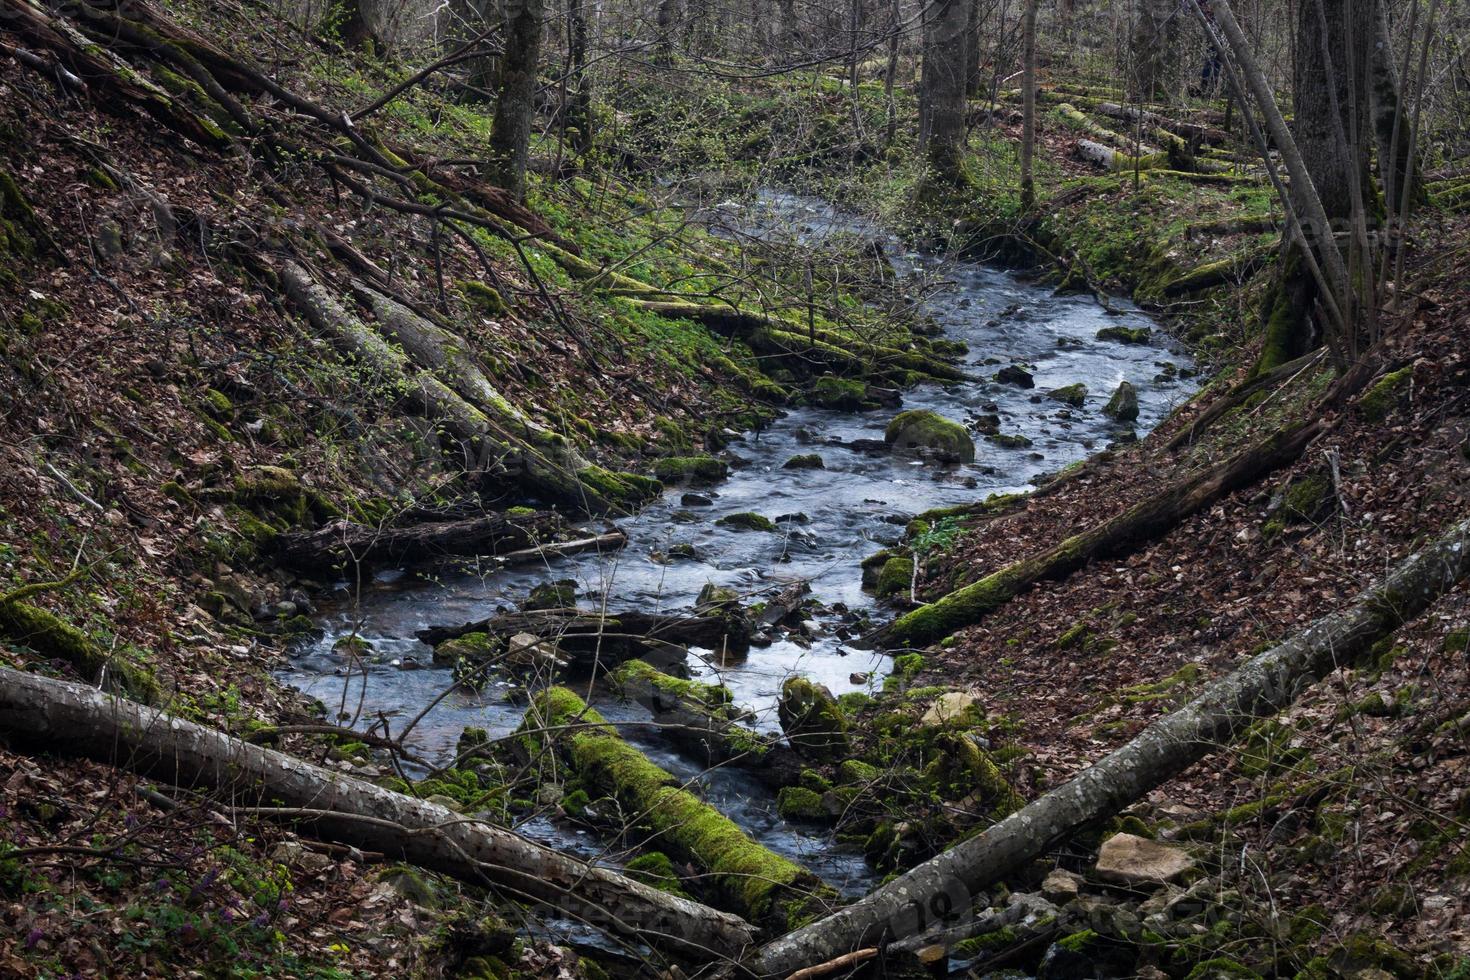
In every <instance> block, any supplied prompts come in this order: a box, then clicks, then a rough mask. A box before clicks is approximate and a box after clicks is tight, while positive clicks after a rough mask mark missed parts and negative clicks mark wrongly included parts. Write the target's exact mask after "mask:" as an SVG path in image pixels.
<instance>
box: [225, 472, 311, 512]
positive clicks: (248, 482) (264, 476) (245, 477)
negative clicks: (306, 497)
mask: <svg viewBox="0 0 1470 980" xmlns="http://www.w3.org/2000/svg"><path fill="white" fill-rule="evenodd" d="M302 492H303V490H302V486H301V480H300V479H298V478H297V476H296V474H295V473H293V472H291V471H290V470H288V469H286V468H285V467H282V466H252V467H250V468H248V469H246V470H244V471H242V472H241V473H240V474H239V475H238V476H236V477H235V496H236V498H237V499H239V500H240V501H242V502H247V503H253V502H256V501H262V502H277V501H281V500H294V499H296V498H299V497H300V496H301V495H302Z"/></svg>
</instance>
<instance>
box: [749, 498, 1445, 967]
mask: <svg viewBox="0 0 1470 980" xmlns="http://www.w3.org/2000/svg"><path fill="white" fill-rule="evenodd" d="M1467 574H1470V522H1462V523H1459V524H1456V525H1454V526H1452V527H1450V528H1449V529H1448V530H1447V532H1446V533H1445V534H1444V535H1443V536H1442V537H1440V538H1439V539H1438V540H1436V541H1434V542H1432V543H1430V544H1428V545H1426V546H1425V547H1423V548H1422V549H1421V550H1419V551H1417V552H1415V553H1413V554H1411V555H1409V556H1408V557H1407V558H1405V559H1404V560H1403V561H1402V562H1400V563H1399V564H1398V565H1397V566H1396V567H1395V568H1394V569H1393V571H1392V572H1391V573H1390V574H1389V575H1388V576H1386V577H1385V578H1384V579H1383V580H1382V581H1381V582H1380V583H1379V584H1377V585H1376V586H1374V587H1373V588H1370V589H1368V590H1366V591H1364V592H1363V593H1361V594H1360V595H1359V596H1358V597H1357V598H1356V599H1355V600H1354V601H1353V603H1352V604H1351V605H1349V606H1346V607H1345V608H1343V609H1342V610H1340V611H1339V612H1336V613H1333V614H1331V615H1328V616H1324V617H1323V618H1321V619H1318V620H1317V621H1316V622H1314V623H1313V624H1312V625H1311V626H1309V627H1308V628H1307V629H1305V630H1303V631H1301V632H1299V633H1297V634H1296V635H1294V636H1292V637H1291V638H1290V639H1288V640H1287V641H1286V642H1284V643H1282V644H1280V645H1278V646H1275V647H1272V648H1271V649H1270V650H1267V651H1266V652H1264V653H1261V654H1259V655H1258V656H1256V657H1253V658H1251V659H1250V660H1248V661H1247V662H1246V663H1245V664H1243V665H1242V666H1241V667H1239V668H1238V669H1237V670H1235V671H1234V672H1233V673H1231V674H1229V675H1227V676H1225V677H1222V678H1220V679H1219V680H1216V681H1213V682H1211V683H1210V684H1208V685H1207V686H1206V687H1205V688H1204V690H1202V691H1201V692H1200V693H1199V695H1198V697H1196V698H1195V699H1194V700H1193V701H1191V702H1190V703H1189V704H1188V705H1186V706H1185V707H1183V708H1181V709H1179V710H1178V711H1175V712H1173V713H1171V714H1168V715H1165V716H1164V717H1163V718H1160V719H1159V720H1157V721H1155V722H1154V723H1153V724H1151V725H1149V726H1148V727H1147V728H1146V729H1144V730H1143V732H1141V733H1140V734H1139V735H1138V736H1137V737H1135V738H1134V739H1132V740H1131V741H1130V742H1128V744H1127V745H1124V746H1123V747H1122V748H1120V749H1118V750H1117V751H1115V752H1113V753H1111V754H1110V755H1108V756H1107V757H1106V758H1104V759H1102V760H1101V761H1100V762H1098V763H1097V764H1095V765H1093V766H1092V767H1091V768H1089V769H1087V770H1085V771H1084V772H1083V773H1081V774H1080V775H1078V776H1077V777H1076V778H1074V779H1072V780H1071V781H1069V782H1067V783H1065V784H1063V785H1062V786H1059V787H1057V788H1056V789H1054V790H1052V791H1050V792H1049V793H1047V794H1045V795H1044V796H1042V797H1040V798H1038V799H1036V800H1033V801H1032V802H1030V803H1028V804H1027V805H1026V806H1024V807H1022V808H1021V809H1019V810H1017V811H1016V812H1015V813H1013V814H1011V815H1010V816H1009V817H1007V818H1005V819H1004V820H1001V821H1000V822H999V823H997V824H995V825H994V826H992V827H990V828H988V829H986V830H985V831H983V832H982V833H980V834H978V835H977V836H975V837H971V838H970V839H968V840H965V841H963V842H961V843H959V844H956V845H955V846H953V847H951V848H949V849H948V850H946V851H944V852H943V853H942V854H940V855H939V856H937V857H935V858H932V859H931V860H929V861H926V862H925V863H923V864H921V865H919V866H918V867H915V868H913V869H912V870H910V871H908V872H906V873H905V874H902V875H900V876H899V877H897V878H895V879H894V880H892V881H890V882H888V883H887V884H885V885H884V886H883V887H881V888H879V889H878V890H877V891H875V892H873V893H871V894H869V895H868V896H867V897H865V898H863V899H860V900H859V901H857V902H855V903H853V904H852V905H849V906H847V907H845V908H843V909H840V910H838V911H837V912H835V913H833V914H832V915H830V916H828V917H827V918H826V919H822V920H819V921H816V922H813V923H810V924H809V925H806V926H803V927H802V928H800V929H797V930H795V931H793V932H790V933H787V934H786V935H784V936H781V937H780V938H778V939H775V940H772V941H771V942H769V943H768V944H767V945H765V946H764V947H762V948H761V949H760V950H759V951H758V952H757V953H756V954H755V955H754V956H752V957H750V958H749V959H747V960H746V961H745V962H744V963H743V964H742V966H743V968H744V969H745V970H746V971H748V973H749V974H750V975H752V976H755V977H786V976H790V975H791V974H792V973H793V972H794V971H797V970H800V969H802V968H803V967H807V966H810V965H812V964H817V963H825V962H828V961H830V960H831V959H833V958H834V957H836V956H839V955H841V954H842V953H844V952H845V951H847V950H852V949H861V948H864V947H869V946H872V945H875V944H879V943H901V942H902V941H903V940H904V939H905V938H907V937H908V936H912V935H917V934H921V933H924V932H926V931H928V930H930V929H933V928H935V927H936V926H939V927H942V926H943V925H944V924H945V921H944V920H945V919H946V918H948V917H949V915H950V914H951V912H952V910H953V909H956V908H967V907H968V905H969V903H970V901H971V900H972V898H973V896H975V895H977V894H979V893H980V892H981V891H982V890H984V889H985V888H987V887H989V886H990V885H991V884H992V883H994V882H995V881H997V880H1000V879H1001V878H1003V877H1004V876H1006V875H1008V874H1010V873H1011V872H1013V871H1015V870H1017V869H1019V868H1021V867H1024V866H1026V865H1027V864H1028V863H1029V862H1031V861H1033V860H1035V858H1037V857H1038V856H1039V855H1042V854H1045V853H1047V852H1048V851H1049V850H1050V849H1051V848H1054V847H1056V846H1057V845H1058V844H1059V843H1061V842H1063V841H1066V840H1067V839H1069V838H1071V837H1073V836H1074V835H1075V834H1077V833H1078V832H1079V831H1081V830H1083V829H1084V828H1086V827H1089V826H1095V825H1096V824H1097V823H1098V822H1100V821H1101V820H1103V819H1105V818H1107V817H1109V816H1112V815H1114V814H1116V813H1118V812H1119V811H1120V810H1122V809H1123V808H1124V807H1126V806H1128V805H1129V804H1130V803H1132V802H1133V801H1135V800H1138V799H1140V798H1142V797H1143V796H1144V795H1145V794H1147V793H1148V792H1149V791H1150V790H1152V789H1154V788H1155V787H1157V786H1160V785H1162V784H1164V783H1166V782H1167V781H1168V780H1170V779H1172V778H1173V777H1174V776H1176V775H1178V774H1179V773H1181V772H1183V771H1184V770H1186V769H1187V768H1189V767H1190V766H1192V765H1194V764H1195V763H1197V762H1198V761H1199V760H1201V759H1203V758H1206V757H1207V756H1209V755H1211V754H1213V753H1214V752H1217V751H1219V750H1221V749H1224V748H1228V747H1229V746H1230V745H1231V743H1232V742H1233V741H1235V740H1236V739H1237V738H1238V737H1240V736H1241V735H1242V734H1243V733H1244V732H1245V731H1246V730H1248V728H1249V726H1250V724H1251V723H1252V722H1253V721H1255V720H1256V719H1258V718H1264V717H1269V716H1271V715H1274V714H1275V713H1277V712H1278V711H1280V710H1282V709H1283V708H1285V707H1287V706H1289V705H1290V704H1291V703H1292V702H1293V701H1294V700H1295V699H1296V698H1297V697H1298V696H1299V695H1300V694H1301V692H1302V691H1304V690H1305V689H1306V688H1307V687H1308V686H1310V685H1311V684H1313V683H1315V682H1317V681H1319V680H1321V679H1322V678H1323V677H1324V676H1326V675H1327V674H1329V673H1330V672H1331V671H1333V670H1336V669H1337V668H1339V667H1344V666H1351V665H1352V664H1354V663H1355V662H1356V661H1357V660H1358V658H1360V657H1363V656H1364V655H1365V654H1367V653H1369V652H1370V651H1371V650H1372V649H1373V647H1374V644H1375V643H1376V642H1378V641H1379V640H1380V639H1382V638H1383V637H1385V636H1388V635H1390V634H1391V633H1393V632H1394V631H1395V630H1397V629H1398V628H1399V627H1401V626H1402V625H1403V624H1404V623H1407V622H1410V621H1411V620H1413V619H1414V618H1415V617H1417V616H1419V615H1420V614H1421V613H1423V612H1424V610H1426V609H1427V608H1429V607H1430V605H1431V604H1432V603H1434V602H1435V601H1436V600H1438V599H1439V598H1440V597H1441V596H1443V595H1445V594H1446V593H1447V592H1449V591H1450V590H1451V589H1453V588H1454V587H1455V586H1456V585H1457V584H1458V583H1459V582H1461V581H1462V580H1464V578H1465V577H1466V576H1467Z"/></svg>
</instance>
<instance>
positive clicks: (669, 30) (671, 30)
mask: <svg viewBox="0 0 1470 980" xmlns="http://www.w3.org/2000/svg"><path fill="white" fill-rule="evenodd" d="M657 26H658V38H657V40H656V41H655V42H654V46H653V60H654V62H655V63H656V64H660V65H672V64H673V63H674V34H675V33H676V32H677V31H678V29H679V0H659V3H658V23H657Z"/></svg>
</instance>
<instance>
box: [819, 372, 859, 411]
mask: <svg viewBox="0 0 1470 980" xmlns="http://www.w3.org/2000/svg"><path fill="white" fill-rule="evenodd" d="M867 396H868V386H867V385H865V384H863V383H862V382H861V381H848V380H847V379H846V378H833V377H830V376H828V377H822V378H818V379H817V382H816V384H814V385H812V392H811V401H812V404H814V405H820V406H821V407H822V408H831V409H837V410H838V411H857V410H858V409H860V408H862V407H863V402H864V401H865V400H866V398H867Z"/></svg>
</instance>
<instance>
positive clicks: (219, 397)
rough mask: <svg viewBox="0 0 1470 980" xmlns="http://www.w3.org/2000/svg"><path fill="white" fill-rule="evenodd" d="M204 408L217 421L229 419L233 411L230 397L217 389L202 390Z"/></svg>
mask: <svg viewBox="0 0 1470 980" xmlns="http://www.w3.org/2000/svg"><path fill="white" fill-rule="evenodd" d="M204 408H205V410H207V411H208V412H209V413H210V414H211V415H213V416H214V417H215V418H217V419H224V418H229V417H230V416H231V415H232V414H233V413H234V411H235V403H234V402H232V401H230V396H229V395H226V394H225V393H224V392H223V391H220V390H219V389H217V388H205V389H204Z"/></svg>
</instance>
